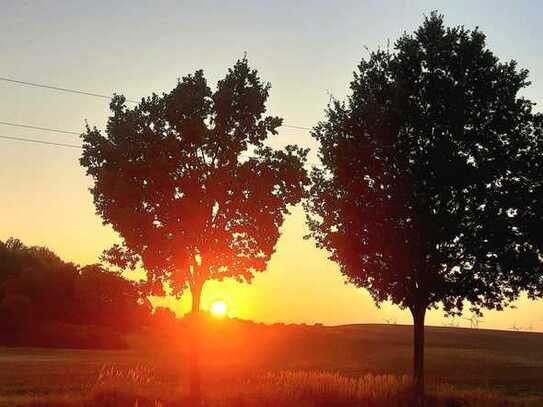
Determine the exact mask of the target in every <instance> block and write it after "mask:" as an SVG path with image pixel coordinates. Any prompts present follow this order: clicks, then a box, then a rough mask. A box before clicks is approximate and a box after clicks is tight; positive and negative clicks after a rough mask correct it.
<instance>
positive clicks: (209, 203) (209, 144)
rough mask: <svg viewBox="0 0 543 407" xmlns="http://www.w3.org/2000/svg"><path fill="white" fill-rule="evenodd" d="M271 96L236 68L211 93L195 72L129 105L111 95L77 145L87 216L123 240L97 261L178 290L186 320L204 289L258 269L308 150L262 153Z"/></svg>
mask: <svg viewBox="0 0 543 407" xmlns="http://www.w3.org/2000/svg"><path fill="white" fill-rule="evenodd" d="M269 90H270V85H269V84H267V83H263V82H262V81H261V80H260V78H259V76H258V74H257V71H256V70H252V69H250V67H249V65H248V63H247V60H246V59H242V60H239V61H238V62H237V63H236V64H235V65H234V67H233V68H232V69H230V70H229V71H228V73H227V75H226V76H225V78H224V79H222V80H220V81H219V82H218V85H217V89H216V90H215V91H214V92H212V91H211V89H210V88H209V87H208V85H207V83H206V80H205V78H204V74H203V72H202V71H197V72H195V73H194V74H193V75H188V76H185V77H183V78H182V79H181V80H180V81H179V83H178V85H177V86H176V87H175V88H174V89H173V90H172V91H171V92H169V93H165V94H163V95H161V96H159V95H156V94H153V95H152V96H151V97H147V98H144V99H142V100H141V102H140V103H139V104H138V105H137V106H135V107H131V108H129V107H127V105H126V100H125V98H124V97H122V96H115V97H114V98H113V100H112V102H111V105H110V107H111V111H112V115H111V117H110V118H109V121H108V123H107V129H106V131H105V132H101V131H99V130H97V129H96V128H92V129H91V128H87V131H86V133H85V134H84V135H83V140H84V145H83V148H84V149H83V156H82V158H81V164H82V165H83V166H84V167H86V169H87V173H88V175H90V176H91V177H92V178H93V180H94V186H93V188H92V190H91V191H92V194H93V196H94V202H95V205H96V209H97V212H98V214H99V215H100V216H101V217H102V219H103V221H104V223H106V224H110V225H111V226H112V227H113V229H115V230H116V231H117V232H118V233H119V234H120V236H121V237H122V239H123V245H121V246H116V247H114V248H113V249H112V250H111V251H110V252H109V254H108V255H109V256H107V257H110V258H113V259H116V260H117V262H118V263H119V264H120V265H122V266H127V265H128V266H131V265H133V264H134V262H135V261H138V260H141V262H142V264H143V266H144V268H145V270H146V271H147V279H148V283H149V285H150V286H153V287H154V288H158V289H159V290H160V289H161V288H162V287H163V284H164V283H168V284H169V285H170V287H171V288H172V289H173V293H174V294H180V293H181V292H183V290H184V289H185V288H187V287H188V288H189V289H190V292H191V294H192V311H193V312H196V311H199V309H200V295H201V291H202V287H203V285H204V284H205V282H206V281H208V280H212V279H215V280H222V279H224V278H229V277H231V278H235V279H237V280H240V281H243V280H245V281H250V280H251V278H252V277H253V273H254V272H258V271H262V270H264V269H265V267H266V263H267V261H268V260H269V259H270V256H271V255H272V253H273V250H274V246H275V244H276V242H277V239H278V238H279V228H280V226H281V224H282V223H283V219H284V216H285V214H287V210H288V206H289V205H294V204H296V203H298V202H299V201H300V199H301V198H302V195H303V193H304V185H305V184H306V181H307V180H308V179H307V174H306V171H305V170H304V162H305V158H306V155H307V151H306V150H303V149H301V148H298V147H296V146H292V145H291V146H287V147H286V148H285V149H284V150H274V149H272V148H271V147H269V146H266V145H265V144H264V143H265V141H266V139H267V138H268V136H269V135H274V134H277V132H276V129H277V128H278V127H279V126H280V125H281V121H282V120H281V119H280V118H278V117H271V116H265V112H266V105H265V104H266V101H267V99H268V94H269Z"/></svg>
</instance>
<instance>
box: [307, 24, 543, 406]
mask: <svg viewBox="0 0 543 407" xmlns="http://www.w3.org/2000/svg"><path fill="white" fill-rule="evenodd" d="M528 84H529V83H528V81H527V71H525V70H519V69H518V68H517V65H516V63H515V62H514V61H511V62H507V63H501V62H499V61H498V58H497V57H496V56H495V55H494V54H493V53H492V52H491V51H490V50H488V49H487V48H486V45H485V36H484V34H483V33H482V32H481V31H479V30H478V29H475V30H472V31H471V30H467V29H465V28H464V27H453V28H446V27H445V26H444V23H443V17H442V16H440V15H438V14H436V13H432V14H431V16H430V17H428V18H426V19H425V21H424V23H423V24H422V26H420V27H419V28H418V29H417V30H416V31H415V32H414V33H413V34H412V35H409V34H404V35H403V36H402V37H401V38H400V39H399V40H398V41H397V42H396V43H395V45H394V47H393V50H392V51H390V50H386V51H383V50H378V51H376V52H372V53H371V54H370V56H369V58H368V59H367V60H362V62H361V63H360V65H359V66H358V71H357V72H356V73H355V74H354V79H353V81H352V82H351V85H350V89H351V94H350V95H349V97H348V100H347V101H346V102H340V101H337V100H334V101H332V102H331V103H330V105H329V106H328V109H327V118H326V120H325V121H323V122H320V123H319V124H318V125H317V126H316V127H315V128H314V129H313V131H312V134H313V136H314V137H315V138H316V139H317V140H318V142H319V143H320V148H319V155H320V159H321V161H322V167H321V168H314V169H313V170H312V172H311V180H312V186H311V190H310V197H309V199H308V201H307V202H306V204H305V206H306V211H307V213H308V215H307V216H308V225H309V228H310V236H312V237H314V238H315V240H316V243H317V245H318V246H319V247H321V248H325V249H327V250H328V251H329V252H330V254H331V259H332V260H333V261H335V262H337V263H338V264H339V266H340V269H341V272H342V273H343V274H344V275H345V276H346V278H347V280H348V281H349V282H350V283H353V284H354V285H356V286H358V287H364V288H367V289H368V290H369V292H370V293H371V295H372V296H373V298H374V300H375V301H376V302H377V303H380V302H382V301H387V300H388V301H392V302H393V303H395V304H397V305H399V306H400V307H402V308H407V309H409V310H410V311H411V314H412V316H413V320H414V380H415V387H416V390H417V399H418V400H419V403H423V397H422V395H423V389H424V376H423V366H424V319H425V313H426V310H427V309H429V308H434V307H436V306H438V305H442V306H443V308H444V310H445V312H447V313H452V314H454V313H460V312H461V311H462V308H463V306H464V302H465V301H469V302H470V303H471V307H472V309H473V310H474V311H480V310H481V309H482V308H496V309H501V308H502V307H504V306H506V305H507V304H508V303H509V302H510V301H512V300H514V299H515V298H516V297H517V296H518V294H519V292H520V291H521V290H522V289H523V288H526V287H527V286H528V284H529V283H528V282H529V281H533V278H534V276H536V275H537V274H538V273H540V271H541V253H542V240H543V239H541V230H542V229H541V228H539V229H538V228H537V227H535V226H536V225H541V220H540V219H542V217H541V215H542V213H541V211H542V209H543V207H542V205H541V146H542V143H543V138H542V136H541V132H540V131H539V130H538V129H537V122H538V121H539V120H540V119H541V118H540V116H539V115H537V114H534V113H533V112H532V105H533V104H532V103H531V102H530V101H528V100H526V99H524V98H522V97H519V96H518V92H519V91H520V90H521V89H523V88H525V87H526V86H528ZM534 166H535V167H537V169H536V168H534ZM537 173H538V174H539V184H537V182H538V180H537ZM536 185H539V186H536ZM537 196H539V198H536V197H537ZM537 219H539V220H537ZM536 220H537V222H538V223H534V222H535V221H536Z"/></svg>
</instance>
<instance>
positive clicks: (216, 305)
mask: <svg viewBox="0 0 543 407" xmlns="http://www.w3.org/2000/svg"><path fill="white" fill-rule="evenodd" d="M209 311H210V312H211V314H213V316H215V317H217V318H224V317H225V316H226V315H227V314H228V304H227V303H226V302H225V301H223V300H217V301H213V303H212V304H211V306H210V307H209Z"/></svg>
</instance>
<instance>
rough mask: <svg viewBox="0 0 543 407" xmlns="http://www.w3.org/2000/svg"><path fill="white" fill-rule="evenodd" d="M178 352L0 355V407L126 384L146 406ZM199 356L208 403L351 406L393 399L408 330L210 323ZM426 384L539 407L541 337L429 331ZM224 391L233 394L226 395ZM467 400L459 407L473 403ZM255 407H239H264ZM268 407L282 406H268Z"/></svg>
mask: <svg viewBox="0 0 543 407" xmlns="http://www.w3.org/2000/svg"><path fill="white" fill-rule="evenodd" d="M155 334H156V333H155ZM157 338H158V339H157ZM185 342H186V341H185V340H184V339H183V335H182V334H178V335H174V334H169V333H167V332H163V333H160V335H155V339H154V340H153V341H150V340H142V339H141V338H133V339H132V343H133V349H131V350H124V351H89V350H58V349H57V350H55V349H34V348H32V349H26V348H0V366H1V369H0V394H1V396H0V405H2V406H3V405H5V406H12V405H17V403H21V405H24V403H27V402H29V401H35V404H32V405H34V406H40V405H48V406H49V405H55V404H54V403H53V404H39V403H37V401H39V400H41V401H43V402H45V401H47V400H57V401H58V400H72V401H73V400H80V399H81V400H83V399H85V397H87V396H88V395H89V394H91V393H92V394H96V391H97V389H101V390H103V389H104V386H105V388H109V387H111V385H112V383H113V382H115V381H117V383H114V384H115V386H128V385H130V383H132V385H133V388H135V389H137V391H138V392H139V391H142V392H144V393H145V394H147V396H149V393H157V394H158V393H160V394H169V395H171V394H172V393H176V392H179V394H181V393H182V392H183V386H184V384H183V383H185V380H184V378H185V377H186V374H185V361H184V359H185V355H186V348H185V346H184V345H185ZM204 348H205V351H204V352H203V353H204V358H203V361H202V364H203V367H204V391H205V392H207V393H208V394H209V395H210V396H209V397H210V398H215V399H220V398H221V394H222V395H224V398H225V399H226V398H229V399H231V400H238V404H239V397H245V396H246V397H248V398H249V399H251V398H252V399H254V398H255V397H261V396H259V395H255V394H249V395H248V394H245V393H244V394H245V396H243V395H240V394H238V393H239V392H240V391H241V390H242V389H243V391H244V392H246V391H247V389H252V390H251V391H253V390H254V389H260V390H259V391H265V392H267V393H266V394H268V393H270V392H281V390H280V386H279V385H275V384H274V383H283V386H284V388H285V389H287V388H288V389H289V390H288V391H287V390H285V391H284V393H285V394H287V395H288V397H302V399H303V400H306V399H305V398H304V397H306V396H307V394H308V391H309V390H308V389H311V388H313V390H312V391H313V392H315V391H316V390H315V388H317V389H321V388H324V389H326V388H332V389H336V390H337V391H340V390H341V392H343V393H345V392H346V391H347V390H346V389H354V388H359V389H366V390H364V391H362V390H357V391H354V390H351V391H350V393H349V391H347V393H348V394H347V393H346V394H343V393H342V394H343V395H337V394H336V393H333V392H332V393H333V394H335V396H333V397H332V396H330V397H332V398H334V399H341V398H342V397H347V398H349V397H354V396H353V394H355V393H356V394H358V396H357V397H366V396H367V393H368V391H369V390H367V389H371V388H372V386H373V385H371V384H368V383H374V382H372V380H377V381H378V382H379V383H381V385H380V386H382V383H389V385H387V386H389V387H390V386H392V387H393V388H395V389H397V391H398V392H400V393H401V391H403V390H402V389H403V387H402V386H403V385H404V384H403V383H404V380H407V381H408V379H407V378H406V377H402V376H403V375H408V374H409V373H410V369H411V327H409V326H399V325H398V326H396V325H350V326H339V327H321V326H272V327H269V326H256V325H255V326H252V327H251V328H250V329H249V328H247V327H245V326H237V325H235V324H228V323H225V322H217V323H216V325H215V326H213V327H212V328H211V329H210V331H209V332H208V333H207V336H206V343H205V346H204ZM100 372H102V376H101V378H100V379H99V376H100ZM285 372H288V373H285ZM426 374H427V381H428V384H429V388H430V389H431V391H433V392H434V393H436V392H437V393H439V394H443V393H447V394H462V392H468V393H469V392H472V393H473V392H475V393H477V394H484V395H485V397H487V396H488V395H491V397H492V400H494V401H496V400H505V399H506V398H508V399H509V400H521V399H522V400H524V402H525V404H519V405H530V406H531V405H534V406H536V405H543V334H537V333H522V332H503V331H492V330H474V329H462V328H444V327H443V328H442V327H429V328H427V348H426ZM365 375H372V376H365ZM381 375H393V376H394V377H393V378H391V377H390V376H381ZM361 377H362V379H360V378H361ZM358 380H362V382H361V383H362V384H360V383H359V382H357V381H358ZM368 380H369V382H368ZM247 383H251V385H247ZM390 383H394V384H390ZM108 386H109V387H108ZM296 386H302V387H300V388H299V389H298V388H297V387H296ZM303 386H305V387H303ZM312 386H313V387H312ZM450 386H453V389H452V390H451V388H450ZM385 387H386V386H385ZM294 388H296V389H297V390H293V389H294ZM221 389H223V390H221ZM232 389H236V391H237V392H238V393H236V394H233V393H232ZM263 389H264V390H263ZM132 390H134V389H132ZM336 390H334V391H336ZM93 392H94V393H93ZM221 392H223V393H221ZM309 392H310V393H311V391H309ZM440 392H441V393H440ZM437 393H436V394H437ZM475 393H473V394H475ZM281 394H283V393H281ZM311 394H313V393H311ZM473 394H472V395H471V396H466V399H469V398H470V397H471V398H473V397H475V396H473ZM296 395H297V396H296ZM227 396H228V397H227ZM283 396H284V395H283ZM283 396H281V397H283ZM274 397H279V396H278V395H277V394H276V395H275V396H274ZM285 397H286V396H285ZM380 397H381V396H380ZM395 397H396V396H395ZM477 397H479V396H477ZM349 400H351V399H349ZM353 400H354V399H353ZM298 401H299V400H298ZM306 401H307V400H306ZM123 403H124V402H119V403H118V404H107V403H106V402H104V404H100V405H104V406H105V405H110V406H114V405H125V404H123ZM262 403H263V402H260V403H259V404H250V403H249V404H247V403H245V404H243V405H247V406H252V405H265V404H262ZM274 403H275V404H276V405H280V404H281V403H279V402H278V401H277V400H275V402H274ZM285 403H286V402H285ZM353 403H354V402H353ZM56 405H62V404H58V403H57V404H56ZM139 405H140V406H141V405H143V404H139ZM149 405H153V404H149ZM157 405H158V404H157ZM214 405H215V404H214ZM217 405H218V404H217ZM228 405H232V406H234V405H236V402H233V404H228ZM239 405H242V404H239ZM270 405H274V404H273V403H272V404H270ZM285 405H290V404H288V403H287V404H285ZM292 405H294V404H292ZM296 405H307V406H310V405H321V404H318V403H317V404H303V403H301V404H300V402H297V404H296ZM322 405H323V406H324V405H326V404H322ZM338 405H340V404H338ZM344 405H349V404H344ZM353 405H354V404H353ZM360 405H371V404H368V403H365V404H360ZM375 405H376V406H377V405H386V404H375ZM398 405H401V404H398ZM444 405H449V404H444ZM450 405H451V406H453V405H462V404H450ZM472 405H498V404H492V403H491V404H483V403H482V402H480V403H476V404H472ZM499 405H502V404H499ZM503 405H505V404H503Z"/></svg>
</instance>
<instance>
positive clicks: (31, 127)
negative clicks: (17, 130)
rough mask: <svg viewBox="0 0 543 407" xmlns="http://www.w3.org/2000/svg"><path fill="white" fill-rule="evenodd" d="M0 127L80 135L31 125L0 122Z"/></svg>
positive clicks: (74, 132)
mask: <svg viewBox="0 0 543 407" xmlns="http://www.w3.org/2000/svg"><path fill="white" fill-rule="evenodd" d="M0 125H2V126H11V127H22V128H24V129H33V130H43V131H50V132H53V133H62V134H70V135H74V136H79V135H81V133H78V132H76V131H69V130H57V129H50V128H48V127H38V126H31V125H28V124H20V123H11V122H2V121H0Z"/></svg>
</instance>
